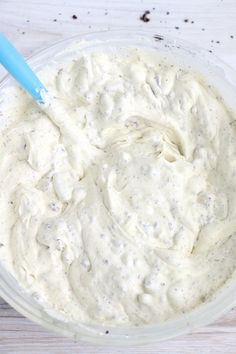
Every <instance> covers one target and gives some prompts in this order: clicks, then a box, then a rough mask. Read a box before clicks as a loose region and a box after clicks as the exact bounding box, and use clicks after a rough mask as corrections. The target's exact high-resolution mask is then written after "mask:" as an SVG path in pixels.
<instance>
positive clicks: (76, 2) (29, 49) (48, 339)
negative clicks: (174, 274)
mask: <svg viewBox="0 0 236 354" xmlns="http://www.w3.org/2000/svg"><path fill="white" fill-rule="evenodd" d="M146 10H148V11H150V14H149V15H148V16H147V17H148V18H149V19H150V21H148V22H143V21H141V20H140V16H142V14H143V13H144V11H146ZM73 15H75V16H73ZM73 17H74V18H73ZM119 28H126V29H129V28H136V29H143V30H145V29H152V30H153V31H154V32H155V33H161V34H169V35H172V36H176V37H178V38H183V39H187V40H189V41H191V42H193V43H196V44H198V45H200V46H202V47H204V48H206V49H208V50H212V51H213V53H215V54H216V55H218V56H219V57H220V58H222V59H223V60H224V61H226V62H227V63H228V64H230V65H231V66H233V67H235V69H236V1H235V0H158V1H145V0H143V1H141V0H125V1H124V0H120V1H119V0H110V1H96V0H86V1H82V0H68V1H66V0H64V1H63V0H24V1H22V0H0V30H1V31H3V32H4V33H5V34H6V35H7V36H8V37H9V38H10V40H12V41H13V42H14V43H15V45H16V47H17V48H18V49H19V50H20V51H21V52H22V53H23V54H24V55H26V56H27V55H30V54H32V53H33V52H35V51H36V50H39V49H41V48H43V47H45V46H47V45H49V44H51V43H53V42H55V41H57V40H60V39H62V38H67V37H70V36H72V35H76V34H80V33H86V32H91V31H97V30H104V29H119ZM1 73H2V69H1V70H0V74H1ZM0 318H1V320H0V353H1V354H2V353H22V354H26V353H30V354H40V353H48V354H50V353H53V354H54V353H60V354H65V353H68V354H73V353H81V354H98V353H107V354H114V353H116V354H126V353H127V354H128V353H129V354H141V353H143V354H154V353H155V354H157V353H158V354H159V353H168V354H177V353H179V354H189V353H192V354H209V353H212V354H213V353H214V354H217V353H222V354H223V353H225V354H236V310H232V311H231V312H229V313H228V314H227V315H226V316H224V317H223V318H221V319H220V320H219V321H217V322H216V323H214V324H212V325H211V326H208V327H205V328H202V329H199V330H198V332H197V333H194V334H191V335H187V336H182V337H179V338H177V339H174V340H169V341H165V342H161V343H159V344H157V345H155V346H145V347H137V348H136V347H135V348H134V347H132V348H128V349H124V348H120V349H119V348H118V349H117V348H111V347H109V348H108V347H107V348H104V347H97V348H96V347H94V346H89V345H85V344H83V343H74V342H73V341H72V340H70V339H65V338H62V337H60V336H57V335H55V334H53V333H49V332H47V331H46V330H44V329H42V328H41V327H40V326H38V325H36V324H33V323H32V322H30V321H29V320H27V319H26V318H24V317H23V316H21V315H20V314H18V313H17V312H16V311H15V310H13V309H12V308H11V307H10V306H9V305H7V304H6V303H5V302H4V301H3V300H0Z"/></svg>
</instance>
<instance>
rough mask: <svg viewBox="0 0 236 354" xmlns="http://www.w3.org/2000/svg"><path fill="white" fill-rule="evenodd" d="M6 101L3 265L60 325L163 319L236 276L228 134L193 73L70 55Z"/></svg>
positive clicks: (115, 57) (142, 60) (234, 149)
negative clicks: (37, 92) (42, 100)
mask: <svg viewBox="0 0 236 354" xmlns="http://www.w3.org/2000/svg"><path fill="white" fill-rule="evenodd" d="M40 76H41V77H42V78H43V82H44V83H45V85H46V87H47V88H48V90H49V92H50V93H51V95H52V97H53V98H52V99H50V100H49V101H47V102H46V104H45V106H44V107H43V109H40V108H39V107H38V106H37V104H35V102H33V101H32V100H31V99H30V98H29V97H28V96H27V95H26V94H25V93H24V92H23V91H22V90H21V89H19V88H14V89H11V90H9V91H8V92H7V91H6V93H7V96H6V95H5V96H6V97H7V99H6V100H3V102H2V103H1V104H0V111H1V116H2V117H3V119H5V121H7V122H8V123H7V126H5V128H4V129H3V131H2V134H1V139H0V150H1V152H0V156H1V159H0V194H1V198H0V223H1V230H0V242H1V244H2V247H1V248H0V260H1V262H3V263H4V265H5V266H6V267H7V269H8V270H9V271H10V272H11V273H12V274H13V276H14V277H15V278H16V279H17V281H18V282H19V283H20V285H21V286H22V288H23V289H25V290H26V291H28V292H30V293H31V294H32V296H34V297H35V298H36V299H37V300H38V301H40V303H41V304H43V306H44V307H45V310H46V311H49V312H50V313H51V314H53V315H54V316H55V317H60V318H64V319H65V320H66V321H80V322H85V323H99V324H104V325H143V324H147V323H153V322H158V321H164V320H166V319H168V318H171V317H173V316H176V315H179V314H182V313H184V312H187V311H190V310H191V309H193V308H194V307H196V306H198V305H200V303H202V302H203V301H207V299H209V298H210V297H212V295H213V294H214V293H215V292H216V291H217V290H218V289H219V288H220V287H222V286H223V285H224V284H225V283H226V281H227V280H228V279H229V278H230V277H231V276H232V273H233V272H234V270H235V268H236V257H235V250H236V237H235V236H236V233H235V231H236V224H235V218H236V193H235V191H236V179H235V173H236V162H235V156H236V134H235V128H234V124H232V121H233V119H234V117H232V116H231V114H230V113H229V111H228V110H227V108H226V107H225V105H224V103H223V102H222V101H220V100H219V99H218V98H217V96H216V94H215V93H214V91H213V90H211V89H210V88H209V87H208V85H207V83H205V81H204V80H203V79H202V78H201V77H200V76H198V75H197V74H196V73H193V72H190V71H187V70H186V69H183V68H180V67H178V66H177V65H175V64H174V63H169V62H167V61H165V60H164V59H163V58H161V57H159V56H158V55H157V54H154V52H151V51H150V52H149V51H148V50H146V51H141V50H137V49H134V48H130V49H127V50H124V51H120V53H117V52H112V51H111V52H107V53H106V52H105V51H102V50H99V49H97V50H95V51H92V52H90V53H86V52H83V53H81V54H78V57H77V58H76V60H75V59H74V58H73V60H71V61H67V62H66V63H60V70H58V68H56V67H53V66H51V67H50V66H49V67H48V68H45V69H44V70H43V71H42V72H41V73H40Z"/></svg>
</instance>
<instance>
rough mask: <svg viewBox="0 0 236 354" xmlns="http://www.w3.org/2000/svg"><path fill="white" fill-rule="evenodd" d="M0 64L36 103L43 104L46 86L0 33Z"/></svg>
mask: <svg viewBox="0 0 236 354" xmlns="http://www.w3.org/2000/svg"><path fill="white" fill-rule="evenodd" d="M0 64H2V65H3V66H4V67H5V69H6V70H7V71H8V72H9V74H10V75H11V76H13V77H14V79H15V80H16V81H18V83H19V84H20V85H21V86H22V87H23V88H24V89H25V90H26V91H27V92H28V93H29V94H30V95H31V96H32V97H33V98H34V99H35V100H36V101H37V102H38V103H40V104H44V99H43V93H46V92H47V90H46V88H45V87H44V85H43V84H42V83H41V82H40V80H39V79H38V78H37V76H36V75H35V74H34V72H33V71H32V70H31V68H30V67H29V65H28V64H27V63H26V62H25V60H24V58H23V57H22V56H21V55H20V53H19V52H18V51H17V50H16V49H15V48H14V47H13V45H12V44H11V43H10V42H9V41H8V39H7V38H6V37H5V36H4V35H3V34H2V33H0Z"/></svg>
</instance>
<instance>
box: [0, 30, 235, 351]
mask: <svg viewBox="0 0 236 354" xmlns="http://www.w3.org/2000/svg"><path fill="white" fill-rule="evenodd" d="M75 43H76V46H75ZM109 46H112V47H115V48H116V47H117V48H119V47H126V46H133V47H134V46H135V47H141V48H143V49H144V48H151V49H154V50H157V51H158V52H159V53H160V54H161V55H164V56H168V58H170V60H171V59H173V60H174V61H175V62H177V63H179V64H180V65H181V66H184V67H188V68H192V69H193V70H195V71H198V72H200V73H201V74H202V75H203V76H205V77H206V79H207V81H208V82H209V84H211V85H213V86H214V87H215V88H216V89H217V91H218V92H219V93H220V95H221V96H222V97H223V99H224V101H225V102H226V104H227V105H228V107H229V108H231V109H232V110H233V111H236V100H235V94H236V73H235V72H234V70H232V69H231V68H230V67H229V66H228V65H226V64H224V63H223V62H222V61H220V60H219V59H217V57H215V56H214V55H213V54H212V53H209V52H207V51H205V50H202V49H201V48H198V47H196V46H195V45H192V44H190V43H187V42H185V41H180V40H177V39H175V38H170V37H166V36H164V37H163V36H161V35H159V34H156V33H153V32H145V33H144V32H137V31H136V32H132V31H127V30H124V31H122V30H121V31H108V32H107V31H105V32H98V33H92V34H86V35H80V36H76V37H72V38H69V39H67V40H63V41H61V42H58V43H56V44H54V45H52V46H50V47H48V48H46V49H44V50H42V51H40V52H39V53H37V54H35V55H33V56H32V57H31V58H30V59H29V60H28V62H29V63H30V65H31V66H32V68H33V69H34V70H35V71H38V70H40V69H41V68H43V67H44V66H45V65H48V64H50V63H54V64H55V63H57V62H58V63H59V62H60V61H62V60H63V61H64V60H66V59H67V58H70V57H73V56H74V57H76V49H75V48H77V50H78V48H79V49H81V50H91V49H94V48H96V47H104V48H106V47H109ZM65 48H66V50H65ZM12 84H14V83H13V81H12V79H11V78H10V77H9V76H8V75H7V76H5V77H4V78H2V79H1V78H0V95H1V91H2V89H3V88H4V87H6V86H8V85H12ZM235 293H236V280H235V278H234V277H232V279H230V280H228V281H227V283H226V284H225V285H224V287H223V288H221V289H220V290H219V291H218V292H217V293H215V295H214V297H212V298H211V299H210V300H208V301H207V302H206V303H204V304H202V305H200V306H199V307H197V308H195V309H194V310H192V311H191V312H189V313H186V314H183V315H181V316H178V317H175V318H172V319H170V320H168V321H166V322H163V323H157V324H152V325H145V326H142V327H110V328H107V327H104V326H102V325H101V326H96V325H88V324H84V323H71V322H65V321H62V320H60V319H58V318H55V317H54V316H53V315H51V314H49V313H48V312H46V311H45V310H44V308H43V307H42V305H40V304H39V303H38V302H36V300H34V299H33V297H31V296H30V295H29V294H27V293H26V292H24V290H23V289H22V288H20V287H19V285H18V283H17V282H16V280H15V279H14V278H13V276H12V275H11V274H10V273H9V272H8V271H7V270H6V269H5V267H4V265H3V264H1V262H0V296H1V297H3V299H5V300H6V301H7V302H8V303H9V304H10V305H11V306H12V307H14V308H15V309H16V310H17V311H18V312H20V313H22V314H23V315H24V316H26V317H27V318H29V319H30V320H32V321H34V322H36V323H38V324H40V325H42V326H43V327H45V328H48V329H49V330H53V331H55V332H57V333H60V334H62V335H64V336H67V337H73V339H75V340H82V341H86V342H89V343H94V344H97V345H98V344H101V345H119V346H120V345H126V346H128V345H131V344H132V345H139V344H146V343H149V344H150V343H154V342H157V341H160V340H164V339H168V338H172V337H175V336H178V335H181V334H186V333H188V332H192V331H194V330H196V329H197V328H198V327H201V326H205V325H207V324H209V323H211V322H213V321H215V320H216V319H217V318H218V317H220V316H221V315H222V314H223V313H225V312H227V311H228V310H229V309H231V308H232V307H233V305H234V304H235V303H236V297H235ZM108 329H109V333H107V330H108Z"/></svg>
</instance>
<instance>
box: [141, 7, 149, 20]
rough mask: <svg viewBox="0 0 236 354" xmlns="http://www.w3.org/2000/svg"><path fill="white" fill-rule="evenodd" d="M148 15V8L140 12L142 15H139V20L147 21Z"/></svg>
mask: <svg viewBox="0 0 236 354" xmlns="http://www.w3.org/2000/svg"><path fill="white" fill-rule="evenodd" d="M148 15H150V11H149V10H147V11H145V12H144V13H143V14H142V16H140V20H141V21H143V22H149V21H150V18H149V17H148Z"/></svg>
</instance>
